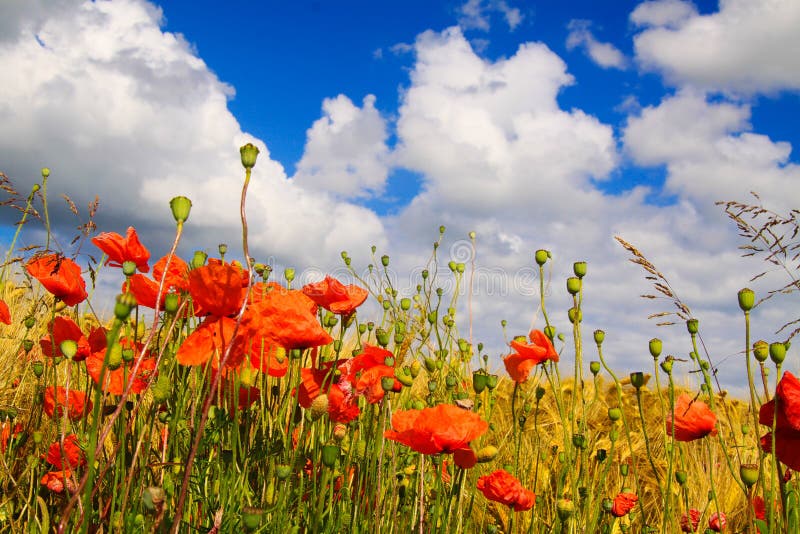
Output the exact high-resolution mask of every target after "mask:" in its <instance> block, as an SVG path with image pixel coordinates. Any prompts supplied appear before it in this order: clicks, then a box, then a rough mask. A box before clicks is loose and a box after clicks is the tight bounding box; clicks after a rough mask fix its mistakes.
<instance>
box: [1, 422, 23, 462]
mask: <svg viewBox="0 0 800 534" xmlns="http://www.w3.org/2000/svg"><path fill="white" fill-rule="evenodd" d="M22 428H23V427H22V424H21V423H17V424H15V425H12V424H11V421H10V420H8V419H7V420H5V421H3V422H2V423H0V454H5V452H6V449H7V448H8V442H9V441H11V439H12V438H15V437H17V436H18V435H19V434H20V433H21V432H22Z"/></svg>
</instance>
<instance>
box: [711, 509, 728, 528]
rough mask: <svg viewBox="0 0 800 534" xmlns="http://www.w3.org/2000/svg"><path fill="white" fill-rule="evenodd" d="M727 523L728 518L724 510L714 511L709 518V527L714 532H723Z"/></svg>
mask: <svg viewBox="0 0 800 534" xmlns="http://www.w3.org/2000/svg"><path fill="white" fill-rule="evenodd" d="M727 525H728V520H727V519H726V518H725V514H724V513H723V512H714V513H713V514H711V517H709V518H708V528H710V529H711V530H713V531H714V532H722V531H723V530H725V527H726V526H727Z"/></svg>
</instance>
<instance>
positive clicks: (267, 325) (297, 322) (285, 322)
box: [242, 284, 333, 351]
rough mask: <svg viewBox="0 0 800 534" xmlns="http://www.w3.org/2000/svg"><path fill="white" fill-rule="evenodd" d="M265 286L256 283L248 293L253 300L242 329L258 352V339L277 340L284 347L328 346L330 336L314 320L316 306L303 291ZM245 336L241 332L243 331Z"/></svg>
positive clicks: (259, 345) (268, 341)
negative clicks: (252, 341)
mask: <svg viewBox="0 0 800 534" xmlns="http://www.w3.org/2000/svg"><path fill="white" fill-rule="evenodd" d="M265 289H267V288H264V287H263V286H262V285H261V284H256V285H255V286H254V287H253V291H252V292H251V293H252V295H253V297H254V298H253V300H252V303H251V304H250V305H249V306H248V308H247V310H246V311H245V315H244V317H243V320H242V328H243V329H244V330H246V335H247V336H249V337H250V338H251V339H252V340H255V341H254V347H255V348H256V349H258V350H259V351H260V347H261V341H260V340H261V339H265V340H266V345H270V344H271V342H274V343H277V344H278V345H279V346H281V347H283V348H284V349H286V350H292V349H306V348H309V347H319V346H320V345H327V344H328V343H331V342H332V341H333V338H332V337H331V336H330V335H329V334H328V333H327V332H326V331H325V330H324V329H323V328H322V326H321V325H320V324H319V321H318V320H317V305H316V304H315V303H314V301H312V300H311V299H310V298H308V297H307V296H305V295H304V294H303V293H302V292H300V291H296V290H289V289H285V288H283V287H280V286H277V287H274V286H273V287H272V289H271V290H269V291H266V292H265V293H264V292H263V291H264V290H265ZM243 335H244V334H243Z"/></svg>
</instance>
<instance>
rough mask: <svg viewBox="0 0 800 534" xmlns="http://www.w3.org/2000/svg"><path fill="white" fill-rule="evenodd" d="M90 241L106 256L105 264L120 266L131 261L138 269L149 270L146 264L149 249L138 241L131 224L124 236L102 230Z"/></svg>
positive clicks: (144, 271) (148, 257)
mask: <svg viewBox="0 0 800 534" xmlns="http://www.w3.org/2000/svg"><path fill="white" fill-rule="evenodd" d="M92 243H94V244H95V246H96V247H97V248H99V249H100V250H102V251H103V252H105V254H106V255H107V256H108V260H107V261H106V265H109V266H111V267H122V264H123V263H125V262H126V261H132V262H133V263H135V264H136V268H137V269H138V270H139V271H141V272H143V273H146V272H147V271H149V270H150V266H149V265H147V261H148V260H149V259H150V251H149V250H147V249H146V248H145V247H144V245H142V244H141V242H139V236H138V235H136V230H135V229H134V228H133V226H129V227H128V232H127V233H126V234H125V237H122V236H121V235H119V234H118V233H116V232H103V233H102V234H100V235H98V236H97V237H94V238H92Z"/></svg>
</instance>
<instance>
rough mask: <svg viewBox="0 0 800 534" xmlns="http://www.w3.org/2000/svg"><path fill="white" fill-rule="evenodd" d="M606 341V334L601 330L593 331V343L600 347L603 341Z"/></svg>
mask: <svg viewBox="0 0 800 534" xmlns="http://www.w3.org/2000/svg"><path fill="white" fill-rule="evenodd" d="M605 339H606V333H605V332H604V331H603V330H595V331H594V342H595V343H596V344H597V345H602V344H603V341H605Z"/></svg>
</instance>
